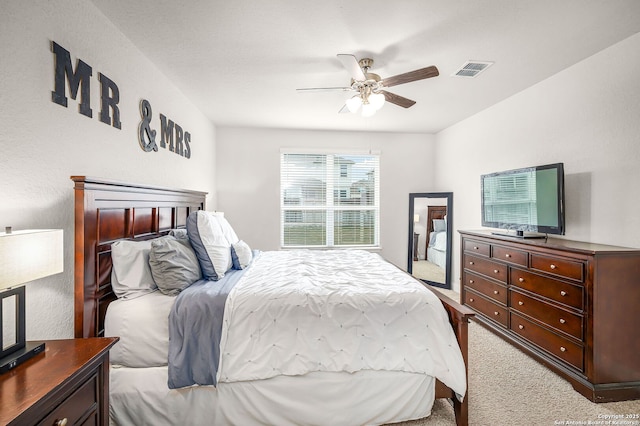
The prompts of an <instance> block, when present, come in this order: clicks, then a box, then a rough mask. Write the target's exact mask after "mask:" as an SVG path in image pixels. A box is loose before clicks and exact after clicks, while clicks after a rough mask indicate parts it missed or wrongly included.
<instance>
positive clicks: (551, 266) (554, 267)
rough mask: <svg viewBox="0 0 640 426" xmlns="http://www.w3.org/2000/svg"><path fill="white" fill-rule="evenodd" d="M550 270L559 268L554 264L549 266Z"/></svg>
mask: <svg viewBox="0 0 640 426" xmlns="http://www.w3.org/2000/svg"><path fill="white" fill-rule="evenodd" d="M549 268H551V269H556V268H557V266H556V265H554V264H553V263H552V264H551V265H549Z"/></svg>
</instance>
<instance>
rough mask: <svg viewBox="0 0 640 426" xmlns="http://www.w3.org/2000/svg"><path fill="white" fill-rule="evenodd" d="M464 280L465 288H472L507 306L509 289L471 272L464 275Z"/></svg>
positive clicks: (465, 272)
mask: <svg viewBox="0 0 640 426" xmlns="http://www.w3.org/2000/svg"><path fill="white" fill-rule="evenodd" d="M462 280H463V285H464V286H465V287H467V288H472V289H474V290H475V291H477V292H478V293H481V294H483V295H485V296H487V297H489V298H491V299H493V300H495V301H498V302H500V303H502V304H503V305H506V304H507V288H506V287H505V286H503V285H500V284H498V283H495V282H493V281H491V280H488V279H486V278H484V277H482V276H480V275H476V274H474V273H472V272H469V271H464V272H463V273H462Z"/></svg>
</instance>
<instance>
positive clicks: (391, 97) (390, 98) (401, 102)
mask: <svg viewBox="0 0 640 426" xmlns="http://www.w3.org/2000/svg"><path fill="white" fill-rule="evenodd" d="M380 93H382V94H383V95H384V98H385V100H386V101H387V102H391V103H392V104H396V105H398V106H401V107H402V108H409V107H411V106H414V105H415V104H416V101H412V100H411V99H407V98H405V97H402V96H400V95H396V94H395V93H391V92H387V91H386V90H381V91H380Z"/></svg>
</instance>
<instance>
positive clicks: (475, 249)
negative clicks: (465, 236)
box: [464, 240, 491, 257]
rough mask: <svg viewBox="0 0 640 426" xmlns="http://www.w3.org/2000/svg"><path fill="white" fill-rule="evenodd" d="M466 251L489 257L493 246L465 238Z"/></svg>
mask: <svg viewBox="0 0 640 426" xmlns="http://www.w3.org/2000/svg"><path fill="white" fill-rule="evenodd" d="M464 251H466V252H469V253H475V254H479V255H481V256H487V257H489V254H490V253H491V246H490V245H489V244H488V243H481V242H480V241H476V240H464Z"/></svg>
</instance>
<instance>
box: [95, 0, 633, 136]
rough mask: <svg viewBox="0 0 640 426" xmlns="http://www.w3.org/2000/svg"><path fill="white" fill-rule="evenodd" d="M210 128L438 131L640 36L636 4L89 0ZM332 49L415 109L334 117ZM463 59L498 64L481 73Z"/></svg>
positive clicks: (337, 74)
mask: <svg viewBox="0 0 640 426" xmlns="http://www.w3.org/2000/svg"><path fill="white" fill-rule="evenodd" d="M92 1H93V3H94V5H95V6H96V7H97V8H98V9H100V10H101V11H102V12H103V13H104V15H105V16H106V17H107V18H108V19H109V20H110V21H111V22H113V24H114V25H115V26H116V27H117V28H118V29H119V30H120V31H121V32H122V33H123V34H124V35H125V36H126V37H128V38H129V39H130V40H131V41H132V42H133V44H134V45H136V46H137V47H138V48H139V49H140V50H141V51H142V52H143V53H144V54H145V55H146V56H147V57H148V58H149V59H150V60H151V61H152V62H153V63H155V65H156V66H157V67H158V68H159V69H160V70H161V71H162V72H163V73H164V74H165V75H166V76H167V77H168V78H169V79H171V80H172V81H173V82H174V83H175V85H176V86H177V87H178V88H179V89H180V90H181V91H182V92H183V93H184V94H185V95H186V96H187V97H188V98H189V99H191V101H192V102H193V103H194V104H195V105H196V106H197V107H198V108H199V109H200V110H201V111H202V112H203V113H204V114H205V115H206V116H207V117H209V118H210V119H211V120H212V122H213V123H214V124H215V125H217V126H240V127H274V128H295V129H327V130H355V131H379V132H385V131H388V132H419V133H436V132H438V131H440V130H443V129H445V128H447V127H448V126H451V125H452V124H455V123H456V122H459V121H461V120H463V119H465V118H467V117H469V116H471V115H473V114H475V113H477V112H479V111H481V110H483V109H485V108H487V107H489V106H491V105H493V104H495V103H497V102H500V101H501V100H503V99H506V98H508V97H510V96H512V95H514V94H515V93H518V92H520V91H522V90H524V89H526V88H528V87H530V86H533V85H535V84H536V83H538V82H540V81H542V80H544V79H546V78H548V77H550V76H552V75H553V74H556V73H558V72H559V71H561V70H563V69H565V68H567V67H570V66H571V65H573V64H575V63H577V62H579V61H581V60H583V59H585V58H587V57H589V56H591V55H593V54H595V53H597V52H599V51H601V50H603V49H605V48H607V47H609V46H611V45H613V44H615V43H617V42H618V41H621V40H623V39H625V38H627V37H629V36H631V35H633V34H635V33H637V32H638V31H640V1H638V0H482V1H479V0H454V1H452V0H396V1H393V2H392V1H388V0H386V1H382V0H368V1H363V0H322V1H318V0H315V1H309V0H269V1H257V0H233V1H222V0H190V1H175V0H135V1H131V0H110V1H102V0H92ZM338 53H348V54H354V55H355V56H356V57H357V58H358V59H360V58H362V57H370V58H372V59H373V60H374V64H373V67H372V68H371V72H374V73H376V74H379V75H380V76H381V77H383V78H385V77H390V76H393V75H396V74H401V73H405V72H408V71H412V70H415V69H419V68H424V67H426V66H429V65H435V66H437V67H438V69H439V71H440V75H439V76H438V77H434V78H430V79H426V80H421V81H415V82H411V83H407V84H404V85H400V86H395V87H392V88H389V89H388V90H389V91H390V92H393V93H396V94H398V95H401V96H404V97H407V98H410V99H412V100H414V101H416V104H415V105H414V106H413V107H411V108H408V109H404V108H401V107H398V106H396V105H393V104H389V103H387V104H386V105H385V106H384V107H383V108H382V109H381V110H380V111H378V112H377V113H376V115H374V116H373V117H362V116H360V115H359V114H338V110H340V108H342V106H343V105H344V101H345V100H346V99H347V98H349V97H350V96H352V95H353V93H351V92H313V93H299V92H296V89H297V88H308V87H335V86H348V85H349V84H350V76H349V73H347V71H346V70H345V69H344V68H343V67H342V65H341V63H340V61H339V60H338V59H337V58H336V54H338ZM469 60H475V61H492V62H494V64H493V65H492V66H491V67H489V68H488V69H487V70H486V71H484V72H483V73H481V74H480V75H478V76H477V77H475V78H462V77H453V76H452V74H453V73H455V71H456V70H457V69H458V68H459V67H460V66H461V65H463V64H464V63H465V62H467V61H469Z"/></svg>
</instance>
